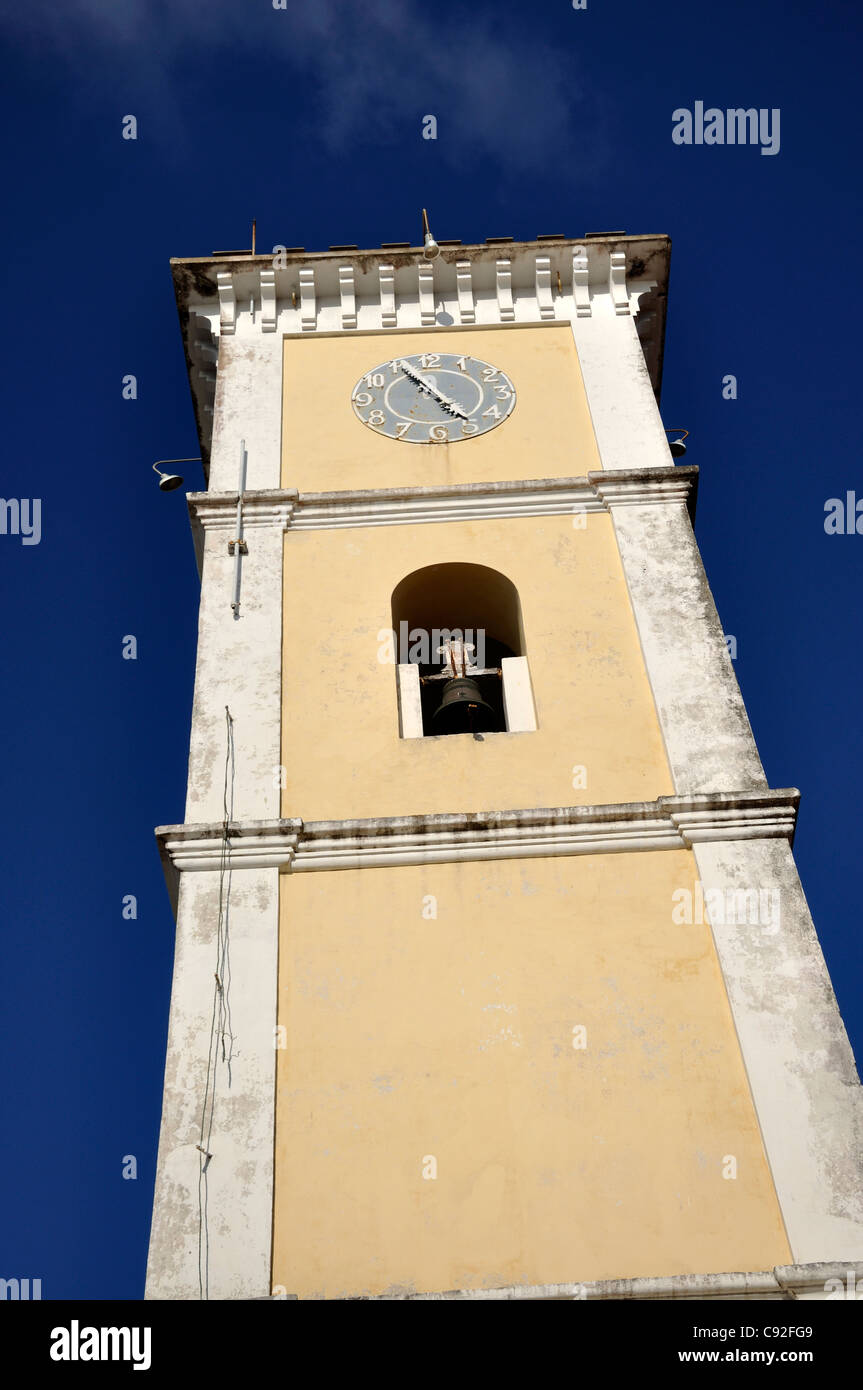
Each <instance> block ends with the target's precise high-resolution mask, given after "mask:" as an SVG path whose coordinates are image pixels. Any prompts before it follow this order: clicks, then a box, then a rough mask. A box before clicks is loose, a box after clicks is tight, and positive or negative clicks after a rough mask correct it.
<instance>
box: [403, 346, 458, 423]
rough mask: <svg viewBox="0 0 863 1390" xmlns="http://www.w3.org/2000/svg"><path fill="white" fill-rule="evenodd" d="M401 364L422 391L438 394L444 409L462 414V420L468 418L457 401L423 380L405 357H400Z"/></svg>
mask: <svg viewBox="0 0 863 1390" xmlns="http://www.w3.org/2000/svg"><path fill="white" fill-rule="evenodd" d="M399 365H400V366H401V369H402V371H403V372H404V374H405V376H406V377H407V378H408V379H409V380H410V381H413V382H414V383H415V384H416V385H417V386H418V387H419V388H420V390H421V391H425V392H427V393H428V395H430V396H436V397H437V399H438V401H439V402H440V404H441V405H442V406H443V408H444V410H447V411H449V413H450V415H459V416H461V418H462V420H466V419H467V418H468V417H467V415H466V414H465V413H464V411H463V410H462V409H461V407H460V406H457V405H456V403H455V401H451V400H450V399H449V398H448V397H447V396H444V395H443V394H442V393H441V392H440V391H439V390H438V389H437V387H436V386H429V384H428V382H427V381H423V379H422V377H421V376H420V375H419V374H418V373H417V372H415V371H414V370H413V368H412V367H409V366H408V364H407V362H405V360H404V358H401V359H400V361H399Z"/></svg>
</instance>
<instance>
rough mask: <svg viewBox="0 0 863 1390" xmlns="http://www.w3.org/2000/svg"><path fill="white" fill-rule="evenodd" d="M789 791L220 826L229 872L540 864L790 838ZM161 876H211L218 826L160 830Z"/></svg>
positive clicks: (794, 797) (795, 799)
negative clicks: (708, 843) (227, 849)
mask: <svg viewBox="0 0 863 1390" xmlns="http://www.w3.org/2000/svg"><path fill="white" fill-rule="evenodd" d="M799 799H800V796H799V793H798V792H797V791H796V790H794V789H793V788H791V789H785V790H780V791H768V790H765V791H763V792H760V791H759V792H732V793H727V794H719V793H716V794H710V795H703V796H691V797H681V796H661V797H658V798H657V800H656V801H644V802H625V803H621V804H618V805H610V806H564V807H557V808H551V809H545V808H543V809H537V810H524V811H494V812H485V811H478V812H472V813H468V814H462V815H460V814H456V815H450V814H445V815H422V816H395V817H383V818H380V819H375V820H343V821H308V822H304V821H302V820H270V821H244V822H232V823H231V824H230V825H229V827H228V842H229V847H230V866H231V869H232V870H233V869H242V868H280V869H288V870H290V871H291V872H292V873H303V872H315V871H320V870H333V869H366V868H369V869H372V868H375V869H376V868H383V867H386V866H387V865H405V864H436V863H453V862H457V861H464V860H482V859H529V858H549V857H556V856H559V855H578V854H614V853H617V854H628V853H632V852H634V851H639V850H657V849H689V848H691V847H692V845H693V844H696V843H702V842H704V841H708V840H710V841H723V840H741V839H744V840H750V839H787V840H792V839H793V835H794V825H795V821H796V816H797V806H798V803H799ZM156 837H157V840H158V842H159V848H160V851H161V854H162V857H163V860H164V861H165V867H166V870H167V869H168V868H169V867H170V868H172V869H173V870H181V871H183V870H211V871H212V870H216V869H218V868H219V866H220V863H221V859H222V850H223V842H224V825H223V824H221V823H218V822H217V823H209V824H203V825H168V826H160V827H159V828H158V829H157V831H156Z"/></svg>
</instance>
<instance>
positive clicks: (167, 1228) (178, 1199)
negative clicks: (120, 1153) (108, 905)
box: [146, 868, 279, 1300]
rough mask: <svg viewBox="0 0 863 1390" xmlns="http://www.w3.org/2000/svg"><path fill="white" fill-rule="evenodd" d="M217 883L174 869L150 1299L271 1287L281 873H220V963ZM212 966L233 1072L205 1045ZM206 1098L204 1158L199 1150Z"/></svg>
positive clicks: (214, 874) (243, 1294) (262, 1293)
mask: <svg viewBox="0 0 863 1390" xmlns="http://www.w3.org/2000/svg"><path fill="white" fill-rule="evenodd" d="M219 884H220V873H219V871H218V870H211V871H209V872H205V873H199V874H182V875H181V884H180V899H179V909H178V914H177V943H176V954H175V960H174V980H173V989H172V994H171V1017H170V1024H169V1030H168V1056H167V1063H166V1067H165V1097H164V1103H163V1109H162V1128H161V1133H160V1138H159V1160H158V1167H157V1173H156V1196H155V1205H154V1213H153V1229H152V1234H151V1237H150V1254H149V1261H148V1266H147V1289H146V1297H147V1298H155V1299H190V1300H192V1299H198V1298H200V1297H201V1285H202V1284H203V1285H204V1296H205V1297H206V1296H207V1292H206V1290H207V1284H208V1285H209V1298H210V1299H226V1298H237V1299H247V1298H266V1297H267V1296H268V1295H269V1294H270V1293H271V1288H270V1264H271V1240H272V1220H273V1210H272V1197H273V1142H274V1126H275V1108H274V1105H273V1095H274V1092H275V1065H276V1048H275V1038H276V1035H275V1027H276V994H277V962H278V918H279V911H278V906H279V873H278V869H275V868H271V869H247V870H246V871H245V872H243V873H238V874H232V875H228V876H226V879H225V881H224V882H223V886H222V902H223V921H224V926H225V930H226V932H227V941H228V947H227V952H228V954H227V962H226V963H224V962H220V958H219V953H218V939H217V927H218V921H219ZM226 965H227V968H226ZM220 970H221V971H222V973H223V974H224V976H225V979H224V988H225V991H226V996H225V1002H226V1005H228V1006H229V1012H228V1014H227V1017H228V1019H229V1030H230V1034H232V1035H233V1043H232V1041H231V1037H230V1036H227V1037H226V1040H225V1053H226V1058H227V1056H228V1055H230V1058H231V1060H230V1075H229V1068H228V1064H227V1060H225V1061H223V1060H222V1051H221V1039H216V1041H215V1043H213V1042H212V1041H211V1029H212V1019H213V1010H214V1003H215V1002H217V1001H216V1000H215V998H214V991H215V990H216V982H215V979H214V975H215V974H216V973H217V972H218V971H220ZM208 1058H209V1059H210V1066H209V1080H208ZM213 1059H215V1064H213ZM208 1088H209V1089H208ZM208 1095H209V1096H210V1097H211V1098H213V1107H214V1108H213V1112H212V1116H213V1118H212V1128H210V1126H209V1122H208V1123H207V1124H206V1126H205V1139H204V1147H205V1148H207V1149H208V1152H209V1153H210V1154H211V1155H212V1157H211V1159H210V1160H209V1161H207V1159H206V1158H205V1156H204V1155H203V1154H202V1153H201V1152H200V1150H199V1149H198V1148H197V1145H198V1144H200V1143H201V1123H202V1115H203V1114H204V1105H205V1098H206V1097H207V1096H208ZM204 1164H206V1168H207V1171H206V1174H202V1172H201V1169H202V1167H203V1165H204ZM199 1242H200V1244H201V1246H202V1250H203V1254H202V1257H201V1258H200V1260H199Z"/></svg>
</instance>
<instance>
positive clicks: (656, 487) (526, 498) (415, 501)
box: [187, 467, 697, 531]
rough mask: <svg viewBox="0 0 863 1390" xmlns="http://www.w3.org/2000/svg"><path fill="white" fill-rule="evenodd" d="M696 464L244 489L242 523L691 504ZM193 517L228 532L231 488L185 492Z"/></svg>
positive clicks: (317, 525)
mask: <svg viewBox="0 0 863 1390" xmlns="http://www.w3.org/2000/svg"><path fill="white" fill-rule="evenodd" d="M696 478H697V469H695V468H692V467H689V468H673V467H672V468H664V469H660V470H656V471H655V472H653V473H650V474H645V473H637V474H636V473H633V474H629V475H625V474H619V475H617V476H616V477H615V478H614V479H613V480H609V479H608V478H607V477H606V475H605V474H604V473H590V474H588V475H587V477H582V478H533V479H526V480H524V481H513V482H503V483H500V482H492V483H447V484H442V485H441V486H439V487H406V488H397V487H390V488H375V489H356V490H352V491H349V492H317V493H299V492H297V491H296V489H291V488H286V489H278V488H273V489H263V490H259V491H257V492H254V491H247V492H246V493H245V494H244V498H243V519H244V524H245V526H246V527H247V528H249V527H251V528H254V527H258V526H264V527H266V526H280V527H282V528H283V529H286V528H290V529H292V530H300V531H317V530H330V529H336V528H343V527H357V526H360V527H365V526H408V525H414V524H416V523H418V522H438V521H461V520H466V519H467V520H478V519H480V518H482V519H489V518H498V517H508V516H568V515H569V514H573V515H575V514H582V513H585V512H603V511H611V509H612V507H614V506H624V505H639V506H643V505H645V504H650V505H659V504H669V505H674V506H676V505H680V504H684V503H692V501H693V498H694V491H695V482H696ZM187 502H188V506H189V510H190V513H191V515H192V517H193V519H194V522H195V524H197V525H200V526H202V527H204V529H205V530H216V531H229V530H231V529H232V528H233V526H234V524H235V516H236V506H237V494H236V492H218V493H217V492H192V493H189V494H188V495H187Z"/></svg>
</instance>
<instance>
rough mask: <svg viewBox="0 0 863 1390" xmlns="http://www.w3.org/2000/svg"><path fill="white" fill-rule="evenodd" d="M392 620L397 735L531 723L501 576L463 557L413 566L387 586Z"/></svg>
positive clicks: (508, 588)
mask: <svg viewBox="0 0 863 1390" xmlns="http://www.w3.org/2000/svg"><path fill="white" fill-rule="evenodd" d="M392 623H393V632H394V634H395V638H396V651H397V658H396V659H397V670H398V690H399V718H400V731H401V735H402V737H403V738H422V737H427V738H428V737H432V738H438V737H442V736H448V735H452V734H478V733H503V732H520V731H523V730H527V729H535V728H536V722H535V718H534V716H533V702H532V698H529V705H530V709H529V713H528V711H527V708H526V702H525V699H524V695H525V692H527V695H528V697H529V678H528V677H527V658H526V654H525V649H524V628H523V624H522V616H521V604H520V602H519V597H518V591H517V589H516V587H515V585H514V584H513V583H512V581H511V580H509V579H507V578H506V576H505V575H503V574H500V573H499V572H498V571H497V570H493V569H490V568H489V567H488V566H486V565H475V564H466V563H465V564H461V563H459V564H441V565H427V566H425V567H424V568H423V569H420V570H415V571H414V572H413V574H409V575H407V576H406V578H405V579H403V580H402V581H401V583H400V584H398V585H397V587H396V589H395V590H394V591H393V596H392ZM521 706H525V708H521Z"/></svg>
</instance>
